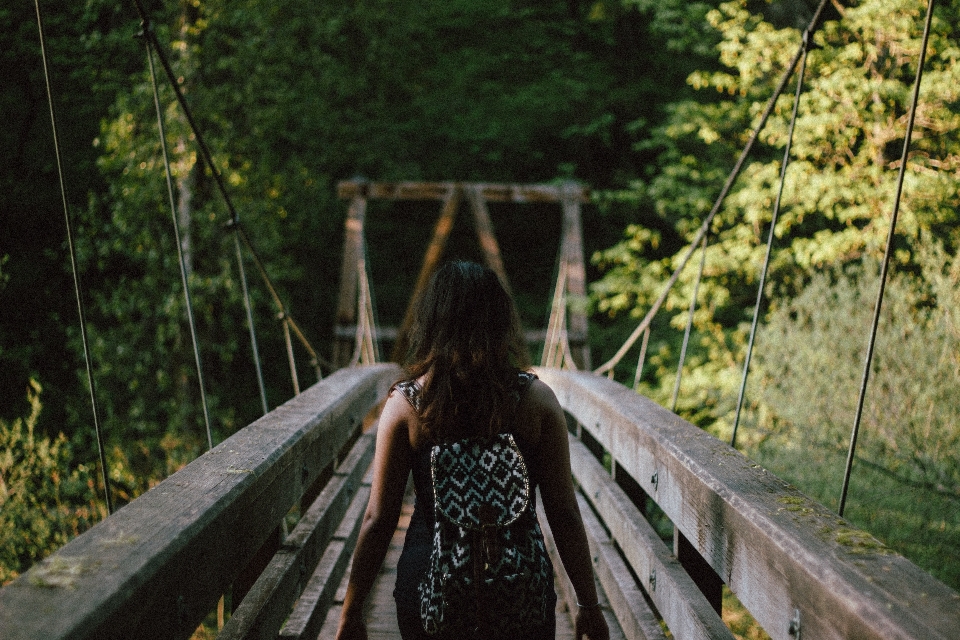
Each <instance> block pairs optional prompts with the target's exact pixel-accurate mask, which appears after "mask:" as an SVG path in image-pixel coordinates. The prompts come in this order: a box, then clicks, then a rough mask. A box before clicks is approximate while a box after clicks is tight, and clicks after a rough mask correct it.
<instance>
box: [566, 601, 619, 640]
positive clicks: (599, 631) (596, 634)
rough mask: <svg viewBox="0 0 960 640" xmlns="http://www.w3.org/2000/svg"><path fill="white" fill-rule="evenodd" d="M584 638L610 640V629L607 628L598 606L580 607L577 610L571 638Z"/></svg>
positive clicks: (577, 639)
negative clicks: (574, 627)
mask: <svg viewBox="0 0 960 640" xmlns="http://www.w3.org/2000/svg"><path fill="white" fill-rule="evenodd" d="M584 636H586V637H588V638H590V640H610V629H609V628H608V627H607V620H606V619H605V618H604V617H603V609H601V608H600V607H599V606H596V607H582V608H580V609H578V610H577V620H576V629H575V631H574V635H573V637H574V638H575V639H576V640H581V638H583V637H584Z"/></svg>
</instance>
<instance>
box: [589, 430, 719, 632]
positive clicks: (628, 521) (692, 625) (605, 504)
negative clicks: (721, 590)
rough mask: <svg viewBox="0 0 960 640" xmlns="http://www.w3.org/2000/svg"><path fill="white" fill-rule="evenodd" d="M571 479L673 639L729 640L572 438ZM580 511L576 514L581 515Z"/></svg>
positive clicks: (634, 512)
mask: <svg viewBox="0 0 960 640" xmlns="http://www.w3.org/2000/svg"><path fill="white" fill-rule="evenodd" d="M570 462H571V466H572V467H573V471H574V473H573V475H574V479H575V480H576V481H577V484H578V485H579V486H580V489H581V490H582V491H583V493H584V495H585V496H586V497H587V499H588V500H589V501H590V503H591V504H592V505H593V508H594V509H596V511H597V513H598V515H599V516H600V518H601V519H602V520H603V522H604V524H605V526H606V528H607V529H608V530H609V532H610V537H611V539H612V540H613V541H614V542H616V543H617V544H618V545H619V546H620V549H622V551H623V555H624V558H625V559H626V561H627V562H628V563H629V564H630V566H631V568H632V569H633V572H634V573H635V574H636V575H637V577H638V578H639V579H640V580H641V581H643V584H642V587H643V589H644V590H645V591H646V593H647V594H648V596H649V598H650V600H651V601H652V602H653V603H654V605H655V606H656V607H657V611H658V612H659V613H660V616H661V617H662V618H663V620H664V621H665V622H666V624H667V627H668V628H669V629H670V631H671V632H672V633H673V635H674V637H677V638H684V639H691V640H692V639H699V640H706V639H708V638H709V639H712V640H720V639H723V640H733V634H732V633H730V630H729V629H727V627H726V625H725V624H724V623H723V620H721V619H720V616H718V615H717V613H716V612H715V611H714V610H713V607H711V606H710V603H709V602H708V601H707V599H706V598H705V597H704V595H703V594H702V593H701V592H700V590H699V589H698V588H697V585H696V584H694V582H693V580H692V579H691V578H690V576H688V575H687V574H686V572H685V571H684V570H683V567H681V566H680V563H679V562H677V559H676V557H675V556H674V555H673V554H672V553H671V551H670V549H669V548H668V547H667V545H666V544H665V543H664V542H663V541H662V540H661V539H660V537H659V536H658V535H657V532H656V531H654V529H653V527H652V526H650V523H648V522H647V521H646V519H645V518H644V517H643V515H642V514H641V513H640V511H639V510H638V509H637V508H636V507H635V506H633V503H632V502H631V501H630V499H629V498H628V497H627V496H626V494H625V493H624V491H623V489H621V488H620V487H619V486H617V485H616V484H615V483H614V482H613V479H612V478H611V477H610V475H609V474H608V473H607V471H606V469H604V468H603V465H601V464H600V463H599V462H598V461H597V459H596V458H594V457H593V455H592V454H591V453H590V451H589V450H588V449H587V448H586V447H585V446H584V445H583V444H582V443H580V442H578V441H576V440H575V439H573V438H571V442H570ZM582 510H583V509H581V511H582Z"/></svg>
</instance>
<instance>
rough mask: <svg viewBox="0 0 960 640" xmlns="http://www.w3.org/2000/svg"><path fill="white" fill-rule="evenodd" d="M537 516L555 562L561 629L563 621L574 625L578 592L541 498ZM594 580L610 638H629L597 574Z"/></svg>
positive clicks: (548, 549) (558, 622)
mask: <svg viewBox="0 0 960 640" xmlns="http://www.w3.org/2000/svg"><path fill="white" fill-rule="evenodd" d="M537 518H539V520H540V528H541V529H542V530H543V538H544V542H545V543H546V546H547V553H549V554H550V561H551V562H552V563H553V575H554V584H555V585H556V591H557V629H560V627H561V622H562V623H563V624H564V625H566V624H569V625H570V626H571V627H574V625H575V624H576V615H577V594H576V592H575V591H574V590H573V583H571V582H570V578H568V577H567V572H566V571H564V569H563V562H562V561H561V560H560V554H559V552H558V551H557V545H556V543H555V542H554V540H553V531H552V530H551V529H550V523H549V521H548V520H547V517H546V514H545V513H544V511H543V505H542V501H541V500H539V499H538V500H537ZM594 582H595V583H596V587H597V596H598V597H599V599H600V606H601V607H602V608H603V617H604V618H605V619H606V621H607V626H608V627H609V628H610V640H627V636H626V635H625V634H624V632H623V628H621V626H620V621H619V620H618V619H617V616H616V615H615V614H614V612H613V609H612V608H611V607H610V601H609V600H608V599H607V595H606V593H605V592H604V590H603V585H602V584H601V583H600V581H599V580H598V579H597V577H596V576H594ZM561 612H563V613H561Z"/></svg>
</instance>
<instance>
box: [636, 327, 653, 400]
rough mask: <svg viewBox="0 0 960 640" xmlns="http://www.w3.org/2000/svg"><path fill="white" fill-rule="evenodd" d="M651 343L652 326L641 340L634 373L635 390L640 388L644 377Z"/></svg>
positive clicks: (645, 331) (646, 330)
mask: <svg viewBox="0 0 960 640" xmlns="http://www.w3.org/2000/svg"><path fill="white" fill-rule="evenodd" d="M649 343H650V327H647V328H646V329H645V330H644V332H643V340H641V341H640V357H639V358H637V370H636V371H634V373H633V390H634V391H639V390H640V379H641V378H642V377H643V364H644V362H645V361H646V359H647V345H648V344H649Z"/></svg>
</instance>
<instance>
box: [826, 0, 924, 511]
mask: <svg viewBox="0 0 960 640" xmlns="http://www.w3.org/2000/svg"><path fill="white" fill-rule="evenodd" d="M933 5H934V0H930V2H929V3H928V4H927V17H926V21H925V22H924V26H923V44H922V45H921V48H920V60H919V61H918V63H917V76H916V79H915V80H914V83H913V96H912V98H911V103H910V115H909V117H908V120H907V131H906V135H905V136H904V140H903V153H902V154H901V156H900V171H899V173H898V175H897V188H896V195H895V196H894V201H893V215H892V216H891V219H890V231H889V233H888V234H887V246H886V250H885V251H884V254H883V263H882V266H881V268H880V287H879V290H878V291H877V302H876V304H875V305H874V310H873V322H872V324H871V326H870V339H869V340H868V342H867V355H866V358H865V359H864V365H863V379H862V380H861V382H860V395H859V397H858V398H857V413H856V417H855V418H854V421H853V430H852V432H851V434H850V449H849V451H848V452H847V464H846V468H845V469H844V472H843V488H842V489H841V490H840V506H839V509H838V510H837V513H838V514H839V515H840V516H841V517H842V516H843V510H844V507H845V506H846V503H847V491H848V489H849V488H850V473H851V471H852V469H853V457H854V455H855V454H856V451H857V437H858V435H859V433H860V420H861V417H862V415H863V401H864V398H865V396H866V394H867V383H868V382H869V380H870V365H871V363H872V362H873V349H874V345H875V343H876V340H877V326H878V325H879V324H880V307H881V305H882V304H883V290H884V288H885V286H886V283H887V271H888V269H889V266H890V254H891V253H893V238H894V234H895V233H896V230H897V215H898V214H899V213H900V199H901V195H902V194H903V178H904V175H905V173H906V170H907V156H908V154H909V151H910V140H911V138H912V137H913V124H914V121H915V119H916V115H917V101H918V99H919V97H920V80H921V79H922V78H923V65H924V63H925V62H926V59H927V43H928V42H929V40H930V23H931V21H932V20H933Z"/></svg>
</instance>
